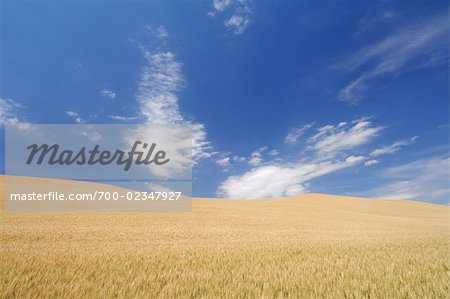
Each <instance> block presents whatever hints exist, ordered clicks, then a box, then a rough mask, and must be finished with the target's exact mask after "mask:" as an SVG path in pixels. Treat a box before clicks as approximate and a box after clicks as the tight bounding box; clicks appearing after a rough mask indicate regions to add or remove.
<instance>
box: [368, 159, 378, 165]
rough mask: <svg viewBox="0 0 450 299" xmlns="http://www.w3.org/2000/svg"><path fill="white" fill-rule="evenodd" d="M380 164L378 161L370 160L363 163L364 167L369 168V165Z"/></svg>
mask: <svg viewBox="0 0 450 299" xmlns="http://www.w3.org/2000/svg"><path fill="white" fill-rule="evenodd" d="M378 163H380V162H379V161H378V160H375V159H372V160H367V161H366V162H364V165H365V166H370V165H375V164H378Z"/></svg>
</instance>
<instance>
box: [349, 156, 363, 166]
mask: <svg viewBox="0 0 450 299" xmlns="http://www.w3.org/2000/svg"><path fill="white" fill-rule="evenodd" d="M365 159H366V158H364V156H354V155H352V156H348V157H347V158H346V159H345V162H347V163H350V164H353V163H358V162H361V161H364V160H365Z"/></svg>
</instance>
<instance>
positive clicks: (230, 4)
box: [208, 0, 253, 35]
mask: <svg viewBox="0 0 450 299" xmlns="http://www.w3.org/2000/svg"><path fill="white" fill-rule="evenodd" d="M252 5H253V0H214V1H213V10H212V11H210V12H208V15H209V16H212V17H214V16H215V15H216V14H218V13H224V12H225V11H226V10H227V9H230V10H232V13H231V15H230V16H229V17H227V19H226V20H225V21H224V25H225V26H226V27H227V28H230V29H231V30H232V31H233V33H234V34H236V35H239V34H242V33H244V31H245V30H246V29H247V27H248V26H249V25H250V24H251V18H252V15H253V10H252Z"/></svg>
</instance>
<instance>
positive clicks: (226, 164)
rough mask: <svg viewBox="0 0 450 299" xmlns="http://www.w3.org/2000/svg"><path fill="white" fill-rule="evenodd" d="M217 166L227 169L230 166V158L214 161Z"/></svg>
mask: <svg viewBox="0 0 450 299" xmlns="http://www.w3.org/2000/svg"><path fill="white" fill-rule="evenodd" d="M216 163H217V165H219V166H220V167H223V168H227V167H229V166H230V157H223V158H220V159H218V160H216Z"/></svg>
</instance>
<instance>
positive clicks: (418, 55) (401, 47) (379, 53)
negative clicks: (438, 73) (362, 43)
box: [334, 14, 449, 104]
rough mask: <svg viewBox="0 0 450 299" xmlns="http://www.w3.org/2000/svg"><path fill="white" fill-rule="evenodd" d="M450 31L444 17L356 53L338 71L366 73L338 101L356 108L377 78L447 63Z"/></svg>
mask: <svg viewBox="0 0 450 299" xmlns="http://www.w3.org/2000/svg"><path fill="white" fill-rule="evenodd" d="M448 30H449V23H448V16H447V14H441V15H437V16H433V18H431V19H429V20H427V21H423V22H420V21H417V22H415V23H414V24H409V25H406V26H404V27H402V28H400V29H399V30H397V31H396V32H393V33H391V34H389V35H388V36H387V37H386V38H384V39H383V40H381V41H379V42H377V43H374V44H372V45H370V46H367V47H364V48H362V49H360V50H359V51H357V52H355V53H354V54H352V55H351V56H350V57H349V58H348V59H347V60H345V61H344V62H342V63H338V64H336V65H335V66H334V67H336V68H338V69H341V70H345V71H347V72H356V71H358V70H359V69H361V68H365V70H364V71H362V72H361V73H360V74H359V75H358V76H357V77H356V78H355V79H354V80H353V81H351V82H350V83H348V84H347V86H345V87H344V88H343V89H342V90H341V91H340V92H339V93H338V99H339V100H341V101H344V102H347V103H350V104H356V103H358V102H359V100H361V99H362V97H363V96H362V92H363V91H365V90H367V89H368V88H369V86H370V80H372V79H374V78H376V77H379V76H384V75H389V74H395V73H399V72H402V71H406V70H414V69H416V70H417V69H421V68H427V67H431V66H435V65H438V64H443V63H446V61H447V57H448V53H447V52H448V44H447V41H448Z"/></svg>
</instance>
